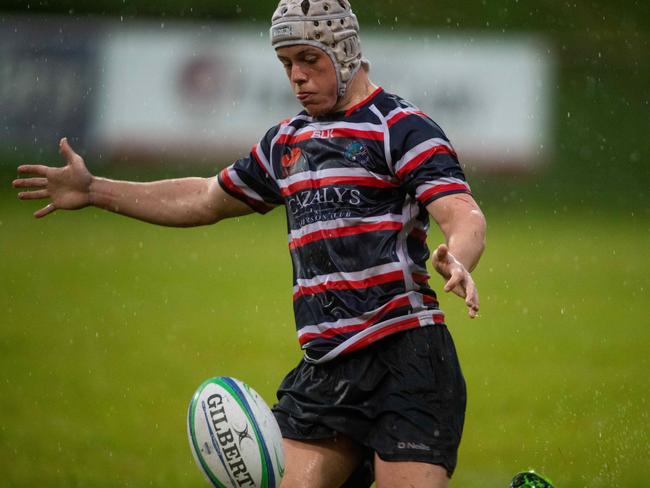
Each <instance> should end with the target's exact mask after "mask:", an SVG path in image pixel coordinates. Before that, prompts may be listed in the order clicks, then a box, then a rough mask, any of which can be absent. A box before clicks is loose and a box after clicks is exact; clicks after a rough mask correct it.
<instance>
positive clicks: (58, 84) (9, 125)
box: [0, 16, 101, 153]
mask: <svg viewBox="0 0 650 488" xmlns="http://www.w3.org/2000/svg"><path fill="white" fill-rule="evenodd" d="M100 35H101V33H100V30H99V29H98V28H97V25H87V24H81V23H76V22H70V21H65V20H63V19H61V18H55V17H52V18H48V17H29V16H24V17H23V16H0V140H1V141H2V142H3V147H2V150H3V151H17V152H19V153H25V152H27V153H35V152H37V151H39V149H41V148H42V146H43V145H50V146H51V147H54V148H56V141H57V140H58V139H59V138H60V137H62V136H63V135H65V134H71V135H72V134H74V137H75V138H78V139H79V140H82V141H85V140H86V139H87V134H88V130H89V128H90V127H91V126H92V124H93V118H94V116H95V114H94V112H93V110H92V109H93V101H94V95H95V89H96V88H97V83H98V78H97V74H98V71H97V69H96V67H95V64H96V59H97V47H98V40H99V38H100Z"/></svg>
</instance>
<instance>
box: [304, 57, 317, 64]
mask: <svg viewBox="0 0 650 488" xmlns="http://www.w3.org/2000/svg"><path fill="white" fill-rule="evenodd" d="M316 61H318V56H313V55H312V56H305V62H306V63H307V64H314V63H315V62H316Z"/></svg>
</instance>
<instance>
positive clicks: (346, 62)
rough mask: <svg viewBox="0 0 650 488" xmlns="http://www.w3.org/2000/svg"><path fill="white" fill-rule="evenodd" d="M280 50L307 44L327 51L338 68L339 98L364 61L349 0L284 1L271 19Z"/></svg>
mask: <svg viewBox="0 0 650 488" xmlns="http://www.w3.org/2000/svg"><path fill="white" fill-rule="evenodd" d="M271 44H272V46H273V47H274V48H275V49H277V48H279V47H283V46H292V45H295V44H307V45H310V46H315V47H317V48H319V49H322V50H323V51H325V52H326V53H327V54H328V55H329V57H330V58H331V59H332V62H333V63H334V66H335V68H336V78H337V82H338V95H339V98H340V97H343V95H345V92H346V90H347V87H348V84H349V83H350V81H351V80H352V78H353V77H354V75H355V73H356V72H357V71H358V70H359V68H360V67H361V65H362V64H365V65H366V66H368V65H369V63H368V61H367V60H366V59H365V58H363V57H362V56H361V45H360V43H359V22H358V21H357V17H356V15H354V13H353V12H352V7H350V2H348V0H281V1H280V4H279V5H278V8H277V9H276V11H275V13H274V14H273V20H272V22H271Z"/></svg>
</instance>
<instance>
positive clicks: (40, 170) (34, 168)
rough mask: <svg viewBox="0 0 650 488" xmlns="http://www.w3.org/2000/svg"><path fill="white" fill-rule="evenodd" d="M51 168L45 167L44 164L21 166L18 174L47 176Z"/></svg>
mask: <svg viewBox="0 0 650 488" xmlns="http://www.w3.org/2000/svg"><path fill="white" fill-rule="evenodd" d="M49 169H50V168H48V167H47V166H44V165H42V164H21V165H20V166H18V172H19V173H23V174H25V173H28V174H34V175H39V176H47V171H48V170H49Z"/></svg>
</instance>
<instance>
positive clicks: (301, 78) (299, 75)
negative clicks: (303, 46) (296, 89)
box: [291, 63, 307, 85]
mask: <svg viewBox="0 0 650 488" xmlns="http://www.w3.org/2000/svg"><path fill="white" fill-rule="evenodd" d="M306 81H307V75H306V74H305V72H304V71H303V70H302V69H301V68H300V65H299V64H298V63H294V64H293V65H292V66H291V82H292V83H295V84H297V85H300V84H302V83H305V82H306Z"/></svg>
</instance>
